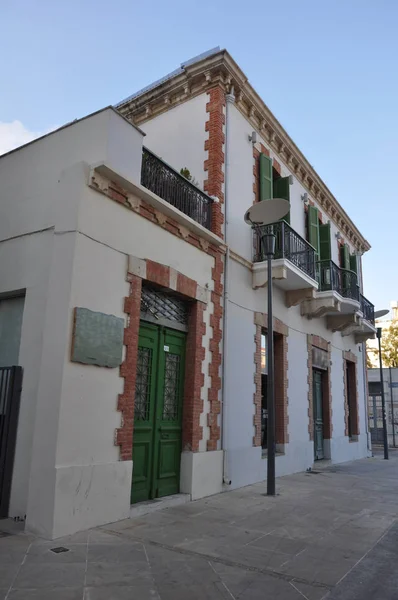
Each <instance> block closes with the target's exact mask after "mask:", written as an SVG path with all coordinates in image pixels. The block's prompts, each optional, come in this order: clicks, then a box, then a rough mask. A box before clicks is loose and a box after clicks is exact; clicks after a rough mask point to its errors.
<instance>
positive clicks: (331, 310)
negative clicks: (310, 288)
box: [301, 260, 361, 331]
mask: <svg viewBox="0 0 398 600" xmlns="http://www.w3.org/2000/svg"><path fill="white" fill-rule="evenodd" d="M317 279H318V281H319V291H318V292H317V294H316V297H315V299H313V300H310V301H307V302H305V303H304V304H303V305H302V307H301V312H302V314H303V315H306V316H307V317H309V318H314V317H324V316H327V317H330V318H329V319H328V327H329V328H330V329H332V330H333V331H343V330H344V328H345V327H348V325H350V326H351V325H353V324H354V323H355V322H356V317H355V316H356V315H357V313H359V311H360V308H361V307H360V302H359V296H360V294H359V286H358V279H357V274H356V273H354V271H350V270H349V269H341V268H340V267H338V266H337V265H336V263H334V262H333V261H332V260H322V261H319V262H318V263H317ZM336 315H337V316H338V318H336ZM347 315H348V317H349V318H347ZM353 315H354V317H355V318H354V317H353Z"/></svg>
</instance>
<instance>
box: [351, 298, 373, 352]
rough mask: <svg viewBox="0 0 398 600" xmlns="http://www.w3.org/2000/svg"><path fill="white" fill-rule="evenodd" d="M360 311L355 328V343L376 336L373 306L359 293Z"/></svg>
mask: <svg viewBox="0 0 398 600" xmlns="http://www.w3.org/2000/svg"><path fill="white" fill-rule="evenodd" d="M360 303H361V313H362V317H361V318H360V322H359V326H358V328H357V329H355V332H354V333H355V342H356V343H357V344H359V343H361V342H366V340H371V339H374V337H375V336H376V327H375V307H374V306H373V304H372V303H371V302H369V300H367V298H365V296H362V294H360Z"/></svg>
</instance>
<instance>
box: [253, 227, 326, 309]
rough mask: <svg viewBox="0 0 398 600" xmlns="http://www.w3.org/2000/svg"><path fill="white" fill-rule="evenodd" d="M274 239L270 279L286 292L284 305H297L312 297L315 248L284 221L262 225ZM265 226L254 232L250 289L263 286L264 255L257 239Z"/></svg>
mask: <svg viewBox="0 0 398 600" xmlns="http://www.w3.org/2000/svg"><path fill="white" fill-rule="evenodd" d="M266 227H267V228H272V232H273V233H274V235H275V236H276V242H275V258H274V260H273V261H272V278H273V279H274V280H275V285H276V286H277V287H279V288H281V289H282V290H284V291H285V292H286V305H287V306H293V305H296V304H299V303H300V302H302V301H303V300H304V299H306V298H314V294H315V291H316V290H317V289H318V284H317V282H316V268H315V266H316V261H315V249H314V248H313V247H312V246H311V245H310V244H309V243H308V242H306V240H304V239H303V238H302V237H301V236H300V235H299V234H298V233H296V231H294V229H292V228H291V227H290V225H288V224H287V223H286V222H285V221H278V222H277V223H273V224H272V225H268V226H266ZM265 229H266V228H265V227H259V228H255V229H254V257H253V263H254V264H253V288H254V289H257V288H261V287H265V286H266V285H267V281H268V273H267V262H266V256H265V253H264V251H263V248H262V242H261V237H262V235H263V234H264V230H265Z"/></svg>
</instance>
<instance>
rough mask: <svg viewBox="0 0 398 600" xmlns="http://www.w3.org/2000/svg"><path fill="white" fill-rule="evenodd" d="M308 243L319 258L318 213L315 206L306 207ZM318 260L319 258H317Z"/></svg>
mask: <svg viewBox="0 0 398 600" xmlns="http://www.w3.org/2000/svg"><path fill="white" fill-rule="evenodd" d="M307 218H308V241H309V243H310V244H311V246H313V247H314V248H315V250H316V253H317V256H318V257H319V245H320V243H319V212H318V209H317V208H316V207H315V206H309V207H308V217H307ZM317 260H319V258H317Z"/></svg>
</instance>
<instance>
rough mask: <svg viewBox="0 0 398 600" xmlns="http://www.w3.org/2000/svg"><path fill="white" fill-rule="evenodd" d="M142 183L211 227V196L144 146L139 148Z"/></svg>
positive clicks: (202, 223) (207, 226) (208, 227)
mask: <svg viewBox="0 0 398 600" xmlns="http://www.w3.org/2000/svg"><path fill="white" fill-rule="evenodd" d="M141 184H142V185H143V186H144V187H146V188H147V189H148V190H151V192H153V193H154V194H157V195H158V196H160V197H161V198H162V199H163V200H165V201H166V202H168V203H169V204H171V205H172V206H174V207H175V208H178V210H180V211H181V212H183V213H184V214H186V215H188V217H191V219H193V220H194V221H196V222H197V223H199V224H200V225H203V227H206V229H211V205H212V203H213V200H212V199H211V198H210V196H207V194H205V193H204V192H202V191H201V190H200V189H199V188H197V187H196V185H193V184H192V183H191V182H190V181H188V179H186V178H185V177H183V176H182V175H180V174H179V173H177V171H175V170H174V169H172V168H171V167H169V165H167V164H166V163H164V162H163V161H162V160H161V159H160V158H158V157H157V156H156V155H155V154H152V152H151V151H150V150H148V149H147V148H143V150H142V167H141Z"/></svg>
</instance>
